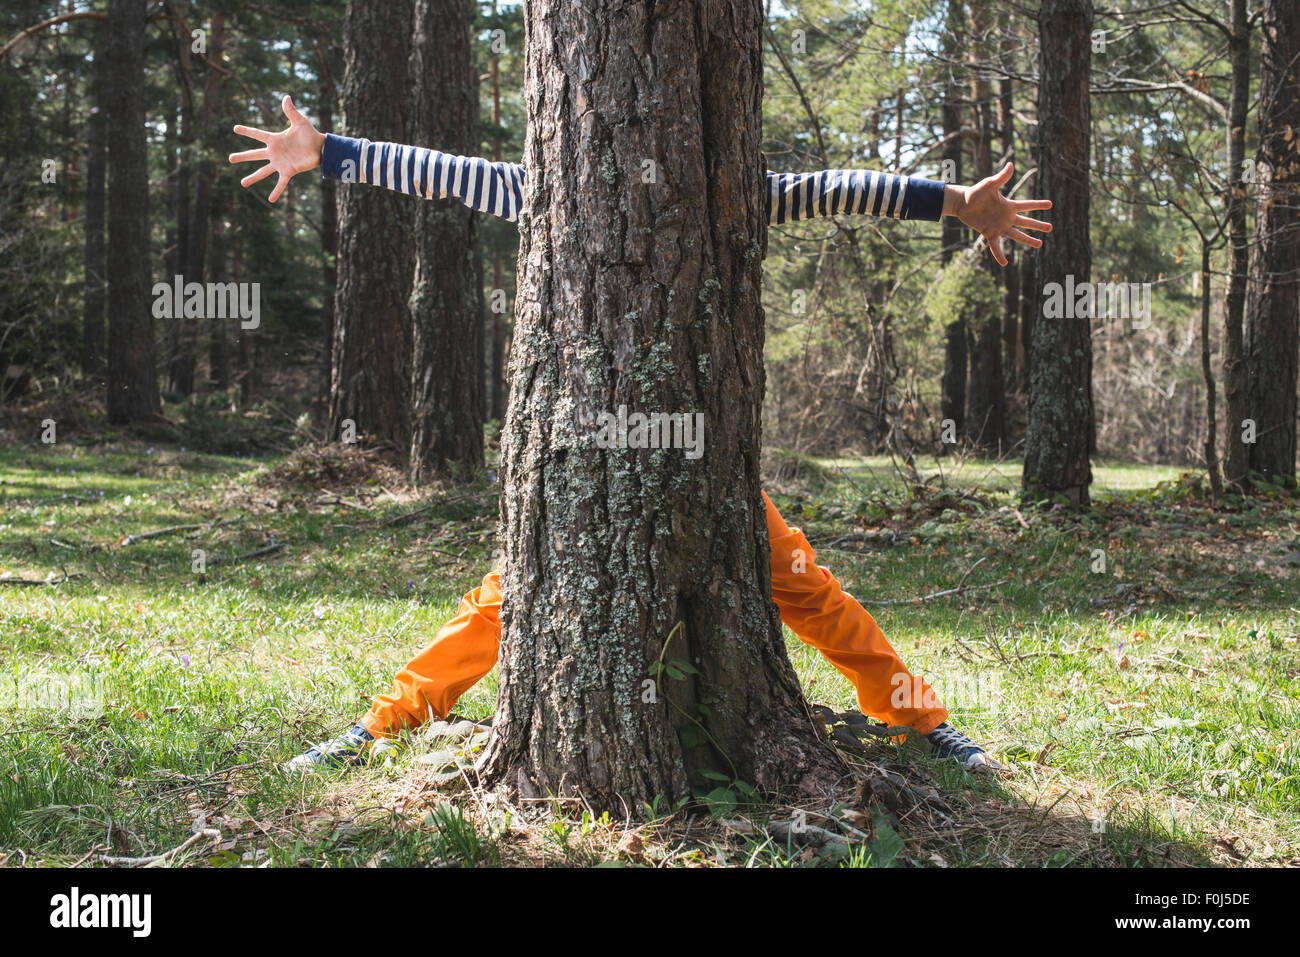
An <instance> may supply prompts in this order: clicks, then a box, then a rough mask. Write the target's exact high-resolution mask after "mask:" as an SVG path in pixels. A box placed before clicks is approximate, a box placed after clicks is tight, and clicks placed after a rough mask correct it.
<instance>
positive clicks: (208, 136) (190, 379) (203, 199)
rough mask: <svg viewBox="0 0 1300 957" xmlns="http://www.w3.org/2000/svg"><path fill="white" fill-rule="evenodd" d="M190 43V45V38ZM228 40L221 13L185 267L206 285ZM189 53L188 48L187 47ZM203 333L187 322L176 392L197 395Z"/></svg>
mask: <svg viewBox="0 0 1300 957" xmlns="http://www.w3.org/2000/svg"><path fill="white" fill-rule="evenodd" d="M185 39H186V42H189V41H190V38H189V36H188V35H187V36H186V38H185ZM225 39H226V15H225V14H224V13H223V12H222V11H220V10H217V11H215V12H214V13H213V14H212V37H211V45H210V47H209V50H210V52H209V54H208V56H209V61H210V62H209V63H208V65H207V78H206V80H205V81H204V84H203V116H202V117H201V118H200V120H199V131H198V135H199V143H200V147H201V149H202V155H203V159H202V160H200V161H199V163H198V164H197V166H196V169H195V177H194V208H193V212H192V216H193V219H191V220H190V229H189V244H190V245H189V250H188V253H189V260H188V261H187V262H186V264H185V281H186V282H197V283H203V282H205V281H206V280H207V269H206V266H207V257H208V232H209V228H210V227H209V221H210V217H211V215H212V180H213V177H214V176H215V175H216V168H215V166H214V165H213V162H212V154H213V152H215V149H214V146H213V140H214V139H215V136H216V131H215V130H214V129H213V126H214V116H213V114H214V112H215V108H216V104H215V102H214V101H215V100H216V98H217V88H218V85H219V82H220V77H221V74H220V73H219V72H218V70H217V68H216V64H220V62H221V53H222V48H223V47H224V46H225ZM187 49H188V47H187ZM201 321H203V322H210V323H214V324H220V322H221V320H220V319H217V318H215V317H213V316H208V317H207V318H205V319H203V320H201ZM198 343H199V329H198V325H197V323H196V322H195V321H193V320H188V319H187V320H184V332H183V334H182V336H181V354H180V356H178V358H177V367H176V368H177V376H176V391H177V392H179V393H180V394H181V395H189V394H191V393H192V392H193V391H194V371H195V366H196V364H197V362H198Z"/></svg>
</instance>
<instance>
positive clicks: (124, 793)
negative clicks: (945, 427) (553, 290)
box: [0, 439, 1300, 866]
mask: <svg viewBox="0 0 1300 957" xmlns="http://www.w3.org/2000/svg"><path fill="white" fill-rule="evenodd" d="M922 464H923V466H924V467H925V472H926V474H927V475H929V476H931V478H932V488H931V489H930V490H929V491H927V492H926V493H925V494H924V495H921V496H913V495H911V494H910V493H909V492H908V490H907V489H906V487H905V486H904V485H902V484H901V483H900V482H898V481H897V479H896V478H895V477H894V475H893V473H892V471H891V469H890V466H889V464H888V463H887V462H886V461H883V460H876V459H870V460H863V459H855V460H839V461H828V460H818V461H813V460H807V459H802V458H800V457H798V456H782V455H779V454H778V455H775V456H773V457H772V459H771V469H770V471H771V474H770V476H769V479H768V484H767V488H768V491H769V493H770V494H771V495H772V497H773V500H774V501H775V502H776V503H777V505H778V507H779V508H781V510H782V512H783V514H784V515H785V517H786V519H787V521H788V522H789V523H790V524H792V525H799V526H801V527H803V528H804V529H805V531H806V532H807V533H808V535H809V538H810V540H811V541H812V543H813V545H814V546H815V547H816V548H817V549H818V559H817V560H818V562H819V563H821V564H824V565H827V566H829V567H830V568H831V569H832V570H833V571H834V572H835V573H836V574H837V575H838V576H839V577H840V579H841V580H842V581H843V582H844V584H845V586H846V588H848V589H849V590H850V591H852V592H853V593H854V594H855V595H857V596H858V597H859V598H861V599H862V600H863V601H864V602H865V603H868V607H869V608H870V609H871V610H872V612H873V614H875V615H876V617H877V618H878V620H879V621H880V623H881V626H882V627H883V629H884V631H885V633H886V634H887V635H888V636H889V638H890V640H891V641H892V642H893V644H894V645H895V647H896V648H898V650H899V652H900V653H901V655H902V656H903V658H904V660H905V661H907V662H908V664H909V666H911V667H912V669H913V670H914V671H917V672H923V673H925V674H926V675H927V676H928V677H929V678H930V679H931V682H932V684H934V685H935V687H936V689H937V690H938V692H939V693H940V695H941V696H942V697H943V698H944V700H945V702H946V703H947V704H948V707H949V709H950V711H951V712H952V719H951V720H952V722H953V723H954V724H955V725H956V726H957V727H959V728H960V729H962V730H964V731H966V732H967V733H968V734H970V735H971V736H972V737H974V738H975V739H976V740H978V741H980V742H983V743H985V744H986V745H987V746H988V747H989V749H990V751H991V752H993V753H994V754H995V755H996V756H997V757H998V758H999V759H1000V760H1001V761H1002V762H1003V763H1004V764H1005V765H1006V766H1007V771H1006V773H1005V774H1004V775H978V776H972V775H971V774H969V773H967V772H966V771H965V770H963V769H962V768H960V767H958V766H956V765H955V764H954V763H953V762H947V761H934V760H932V759H931V758H929V757H928V756H926V755H924V754H922V753H921V752H920V750H919V749H918V748H916V747H915V746H914V745H909V744H907V743H903V744H887V743H878V744H871V745H869V746H867V747H865V748H862V749H853V748H848V749H847V750H846V751H845V755H846V758H848V759H849V760H850V761H852V762H854V763H855V764H857V765H858V767H859V769H860V770H861V772H862V774H863V775H864V777H865V779H866V780H867V782H868V783H867V784H866V785H864V786H862V787H860V788H858V789H857V791H856V793H854V792H853V791H852V790H851V789H849V790H846V793H845V795H844V796H843V800H842V801H840V802H839V803H838V805H837V806H836V807H834V808H832V807H829V806H828V807H821V808H812V807H807V808H793V807H784V806H773V805H765V806H764V805H749V804H743V803H737V804H736V805H734V806H731V805H730V804H729V802H728V801H727V800H726V797H727V796H726V795H725V794H724V795H723V797H722V798H721V799H720V798H718V797H717V796H716V794H715V797H714V798H713V799H712V801H711V802H710V803H707V804H706V806H705V807H706V810H705V811H704V812H700V811H699V810H696V812H695V813H694V814H692V813H690V812H691V809H690V808H673V807H655V808H653V809H649V808H648V809H644V811H645V813H643V814H642V815H640V817H641V820H637V821H630V822H629V821H621V820H610V819H608V818H604V817H601V818H596V817H593V816H592V815H591V814H590V813H587V812H585V811H583V810H582V809H581V808H580V807H575V806H574V805H572V804H560V803H557V804H554V805H547V806H546V807H543V808H541V809H539V810H536V811H535V812H534V813H533V814H531V815H528V814H523V813H520V812H519V811H518V809H514V810H513V811H511V809H508V808H503V807H502V806H501V805H499V804H494V803H493V802H491V801H490V800H487V799H485V798H484V795H483V794H482V793H480V792H477V791H475V790H473V789H470V788H469V787H467V784H466V779H464V777H463V776H456V778H455V779H454V780H447V779H448V777H449V775H447V774H444V773H440V772H439V769H438V767H437V761H438V758H437V754H438V752H439V751H440V750H444V749H445V748H446V746H447V742H446V741H444V740H441V739H437V738H434V737H431V736H429V735H421V736H417V737H415V738H413V739H412V740H410V741H409V742H408V746H407V747H405V748H403V749H401V750H400V751H398V752H396V754H395V755H392V756H390V757H389V758H388V759H386V760H384V761H382V762H376V763H374V764H372V765H371V766H369V767H366V768H362V769H359V770H357V771H355V772H353V773H351V774H347V775H343V774H334V773H331V774H325V775H312V776H308V777H306V778H298V777H291V776H285V775H284V774H282V773H281V772H280V771H279V770H278V767H279V764H280V763H281V762H283V761H284V760H286V759H288V758H290V757H292V756H293V755H295V754H297V753H299V752H300V751H301V750H302V749H303V747H304V746H305V745H307V744H308V743H310V742H314V741H318V740H322V739H327V738H330V737H333V736H334V735H335V734H336V733H337V732H339V731H341V730H343V729H344V728H345V727H347V726H348V724H350V723H351V721H352V719H354V718H355V717H356V716H357V715H359V714H360V713H361V712H362V711H363V710H364V708H365V705H366V702H367V700H368V697H369V696H370V695H371V694H373V693H375V692H376V691H380V690H386V689H387V688H388V687H389V683H390V680H391V677H392V675H393V673H394V671H395V670H396V669H397V667H398V666H400V665H401V664H402V663H404V662H405V660H406V659H407V658H408V657H409V655H410V653H411V652H412V651H413V650H415V649H416V648H417V647H419V646H420V645H421V644H422V643H424V642H425V641H426V640H427V639H428V637H429V636H431V635H432V634H433V632H434V630H435V629H436V628H437V627H438V625H439V624H441V623H442V622H443V621H445V620H446V619H447V618H449V617H450V616H451V615H452V614H453V613H454V611H455V608H456V605H457V602H458V600H459V597H460V595H461V593H462V592H464V591H465V590H467V589H468V588H470V587H472V586H473V585H474V584H476V583H477V581H478V580H479V578H480V577H481V576H482V574H483V573H484V572H485V571H486V569H487V567H488V564H489V557H490V554H491V551H492V549H493V547H494V531H495V520H496V510H497V497H496V487H495V485H493V484H492V483H491V482H488V481H484V482H483V483H482V485H480V486H476V487H473V488H456V489H451V490H445V489H441V488H435V489H432V490H429V489H425V490H422V491H421V492H420V493H419V494H416V493H415V492H413V491H412V490H411V489H409V488H408V487H407V486H406V485H405V484H404V483H403V481H402V479H401V477H400V475H398V474H397V473H396V472H394V471H392V470H391V469H388V468H387V467H386V466H384V465H383V464H382V463H381V462H380V461H378V460H377V459H376V458H375V457H374V456H372V455H369V456H368V455H366V454H363V453H360V452H346V453H345V452H337V451H336V452H333V453H328V454H324V455H322V454H320V453H299V454H294V455H292V456H289V457H284V456H277V457H272V458H265V459H260V460H250V459H244V458H238V457H225V456H217V455H207V454H195V453H193V452H186V451H184V450H183V449H182V448H180V447H179V446H175V447H166V448H164V447H151V446H149V445H148V444H147V443H141V442H135V441H128V440H120V439H119V440H116V441H108V440H105V441H103V442H100V443H98V444H77V443H75V442H73V443H69V442H61V443H60V444H58V445H52V446H26V447H23V446H18V447H14V446H9V447H6V448H4V449H0V579H3V580H0V865H4V864H7V865H8V866H16V865H20V864H23V863H25V864H27V865H28V866H31V865H35V864H45V865H70V864H84V865H87V866H89V865H94V864H101V863H107V862H111V861H106V857H107V858H109V859H112V858H129V859H139V860H141V861H145V860H153V861H154V862H155V863H168V864H176V865H216V866H264V865H268V864H269V865H273V866H283V865H298V864H312V865H326V864H329V865H381V864H382V865H419V864H432V863H449V864H494V863H501V864H522V865H543V864H566V863H567V864H580V865H591V864H601V863H604V864H650V865H653V866H709V865H713V864H731V865H739V864H751V865H804V864H807V865H819V864H833V863H838V864H848V865H858V866H863V865H866V866H890V865H892V866H913V865H919V866H970V865H976V864H1003V865H1032V866H1068V865H1076V866H1078V865H1082V866H1098V865H1100V866H1132V865H1148V866H1152V865H1154V866H1160V865H1177V864H1199V865H1222V866H1236V865H1243V864H1244V865H1273V866H1277V865H1283V864H1288V863H1289V864H1296V863H1300V775H1298V771H1300V750H1298V748H1300V740H1298V738H1297V734H1298V733H1300V732H1297V728H1298V727H1300V707H1298V706H1297V705H1298V702H1300V644H1298V639H1300V503H1298V502H1297V500H1296V499H1295V498H1287V497H1284V496H1283V495H1281V494H1273V495H1267V496H1262V497H1259V498H1256V499H1253V500H1251V501H1249V502H1242V501H1237V502H1235V503H1234V502H1229V503H1225V504H1223V505H1221V506H1220V507H1219V508H1217V509H1212V508H1211V507H1210V506H1209V504H1208V502H1207V501H1206V498H1205V495H1204V492H1203V491H1202V490H1201V488H1200V486H1199V484H1198V483H1197V482H1196V481H1194V480H1193V479H1191V478H1190V477H1180V475H1179V472H1178V470H1175V469H1168V468H1154V467H1146V466H1134V465H1125V464H1118V463H1115V464H1111V463H1103V464H1101V465H1099V466H1098V467H1097V468H1096V470H1095V472H1096V485H1095V494H1096V502H1095V506H1094V508H1093V509H1092V510H1091V511H1090V512H1088V513H1086V514H1084V515H1079V516H1069V515H1063V514H1061V513H1059V512H1055V511H1051V510H1040V509H1027V508H1020V507H1018V504H1017V500H1016V498H1015V495H1014V489H1015V487H1016V482H1017V477H1018V474H1019V467H1018V466H1017V465H1015V464H1014V463H1008V464H989V463H984V462H967V463H965V464H963V465H960V466H954V464H953V463H952V462H951V461H949V460H945V461H944V463H943V467H942V476H940V471H941V470H940V467H939V463H936V462H933V461H929V462H927V463H922ZM940 486H944V487H940ZM174 526H182V527H180V528H174ZM161 529H171V530H169V531H166V532H164V533H163V534H157V535H154V536H152V537H139V536H143V535H144V534H145V533H149V532H157V531H159V530H161ZM132 536H137V537H134V538H133V537H132ZM195 550H202V551H203V553H204V557H205V561H206V567H205V569H204V571H203V572H202V573H200V572H199V571H198V570H197V566H196V564H195V561H196V554H195ZM20 578H21V579H26V580H28V581H34V582H37V584H30V585H27V584H18V583H16V582H15V581H14V579H20ZM954 589H957V591H955V592H954V591H953V590H954ZM932 595H933V596H934V597H933V598H930V597H928V596H932ZM787 639H788V647H789V651H790V655H791V658H792V660H793V662H794V664H795V667H796V668H797V670H798V672H799V674H800V676H801V678H802V680H803V683H804V687H805V689H806V691H807V695H808V697H809V699H810V701H812V702H816V703H820V704H824V705H827V706H829V707H830V708H832V709H834V710H835V711H838V712H843V711H846V710H848V709H850V708H853V707H855V699H854V697H853V693H852V688H851V687H850V686H849V684H848V683H847V682H846V681H845V679H844V678H843V677H842V676H840V675H839V673H838V672H836V671H835V670H834V669H833V668H831V667H830V666H829V664H827V663H826V662H825V661H824V660H823V659H821V658H820V657H819V656H818V655H817V654H816V653H815V652H813V651H812V650H811V649H809V648H807V647H806V646H804V645H802V644H801V643H800V642H799V641H798V640H797V639H795V638H794V636H793V635H790V634H789V633H788V632H787ZM495 699H496V680H495V674H493V675H491V676H489V677H488V678H487V679H485V680H484V681H482V682H481V683H480V684H479V685H478V686H477V687H475V688H474V689H472V690H471V691H470V692H469V693H468V694H467V695H466V696H465V697H464V698H463V699H462V700H461V702H460V704H459V706H458V711H459V714H460V715H462V716H465V717H469V718H473V719H479V718H485V717H486V716H488V715H489V714H490V713H491V711H492V709H493V707H494V704H495ZM480 737H481V736H480ZM471 742H472V743H471V745H470V746H471V747H474V746H477V743H476V739H471ZM431 762H432V763H431ZM846 787H847V786H846ZM709 811H712V812H713V813H708V812H709ZM647 818H648V819H647ZM791 821H794V822H801V823H806V824H808V825H809V827H807V828H803V827H801V826H796V827H793V828H792V827H790V826H788V824H789V822H791ZM782 822H785V825H787V826H782ZM196 831H202V832H204V833H202V835H201V836H199V837H197V838H193V835H195V833H196ZM827 834H834V835H838V837H828V836H827ZM822 839H825V841H826V843H825V844H824V845H822V846H820V847H819V846H816V845H817V844H818V843H819V841H820V840H822ZM177 849H178V850H177ZM158 855H165V856H163V857H158Z"/></svg>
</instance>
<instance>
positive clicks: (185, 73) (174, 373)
mask: <svg viewBox="0 0 1300 957" xmlns="http://www.w3.org/2000/svg"><path fill="white" fill-rule="evenodd" d="M187 6H188V5H182V9H181V11H180V15H181V17H182V18H183V19H181V20H175V21H172V28H173V31H174V35H175V39H176V79H177V87H178V89H179V93H180V139H179V143H178V155H177V160H176V191H175V195H174V199H175V203H176V209H175V214H176V260H175V261H176V272H177V273H179V274H181V275H182V276H183V281H184V282H201V281H202V278H201V277H200V276H199V275H197V274H196V273H194V272H193V269H194V245H195V244H196V242H200V240H199V239H198V237H196V236H195V235H194V210H195V208H196V205H195V203H196V199H195V195H194V188H193V187H194V156H195V152H196V151H195V149H194V88H193V85H192V84H193V74H192V72H191V70H190V65H191V62H192V58H191V56H190V44H191V43H192V42H193V41H192V39H191V37H190V32H189V29H188V27H189V22H188V19H184V18H185V15H186V13H188V9H186V7H187ZM201 268H202V267H200V269H201ZM166 278H167V280H168V281H171V280H172V277H171V276H168V277H166ZM199 321H200V320H197V319H186V318H185V317H184V316H174V317H173V318H171V319H169V320H167V322H168V323H169V325H168V326H167V346H168V355H167V357H166V363H167V368H168V382H167V390H168V392H172V393H175V394H176V395H179V396H182V397H184V396H188V395H189V394H190V393H191V392H193V391H194V344H195V338H196V335H195V328H194V327H195V324H196V323H197V322H199Z"/></svg>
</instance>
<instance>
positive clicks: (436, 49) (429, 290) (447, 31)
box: [408, 0, 484, 481]
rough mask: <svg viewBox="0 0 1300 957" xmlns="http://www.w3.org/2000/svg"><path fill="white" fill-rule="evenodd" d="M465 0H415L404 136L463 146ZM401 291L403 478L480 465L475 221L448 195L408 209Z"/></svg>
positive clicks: (468, 69)
mask: <svg viewBox="0 0 1300 957" xmlns="http://www.w3.org/2000/svg"><path fill="white" fill-rule="evenodd" d="M473 19H474V7H473V0H451V2H446V0H444V2H435V0H416V3H415V28H414V31H413V32H414V37H415V39H414V48H413V49H412V51H411V88H412V89H413V90H414V91H415V123H414V130H413V134H414V142H416V143H422V144H431V145H434V146H436V147H437V148H438V149H440V150H443V151H445V152H449V153H455V154H461V155H473V154H474V153H476V152H477V146H478V88H477V84H476V82H475V76H474V56H473V52H472V51H471V49H470V26H471V24H472V23H473ZM415 216H416V219H415V246H416V258H415V278H414V287H413V288H412V291H411V321H412V335H411V338H412V342H411V442H410V452H409V457H408V463H409V468H410V473H411V478H412V480H414V481H420V480H422V479H425V478H428V477H429V476H431V475H434V474H439V473H445V472H448V471H450V470H455V471H458V472H460V471H464V472H465V473H472V472H477V471H478V469H480V468H481V467H482V465H483V322H484V317H483V313H482V311H481V308H482V303H481V298H480V297H481V294H482V287H481V285H480V284H479V283H478V278H479V248H478V229H477V223H476V221H475V216H474V214H473V213H472V212H471V211H470V210H469V209H468V208H466V207H465V206H464V205H462V204H461V203H459V202H457V201H454V200H446V201H438V202H425V203H420V204H419V206H418V208H417V209H416V211H415Z"/></svg>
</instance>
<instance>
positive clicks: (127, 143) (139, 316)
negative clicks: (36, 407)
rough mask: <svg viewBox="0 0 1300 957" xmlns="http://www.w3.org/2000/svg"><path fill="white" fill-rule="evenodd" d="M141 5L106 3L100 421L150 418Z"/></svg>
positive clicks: (152, 383)
mask: <svg viewBox="0 0 1300 957" xmlns="http://www.w3.org/2000/svg"><path fill="white" fill-rule="evenodd" d="M144 35H145V3H144V0H111V3H110V4H109V12H108V49H107V51H106V64H107V76H106V77H105V80H106V82H105V106H106V111H105V112H106V119H107V123H108V134H107V149H108V250H107V252H106V254H105V269H106V270H107V274H108V376H107V386H108V396H107V407H108V420H109V421H110V422H112V423H114V424H124V423H128V422H137V421H143V420H147V419H149V418H151V417H152V416H153V415H154V413H156V412H158V411H159V409H160V405H159V402H158V381H157V378H156V374H155V366H154V340H153V308H152V302H151V296H150V292H151V289H152V284H151V283H150V277H149V263H150V262H151V261H152V258H153V257H152V256H151V254H150V247H149V167H148V155H147V154H146V151H145V125H144V121H145V112H144Z"/></svg>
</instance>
